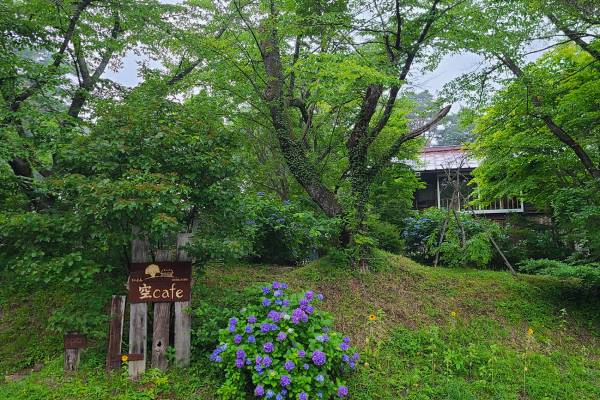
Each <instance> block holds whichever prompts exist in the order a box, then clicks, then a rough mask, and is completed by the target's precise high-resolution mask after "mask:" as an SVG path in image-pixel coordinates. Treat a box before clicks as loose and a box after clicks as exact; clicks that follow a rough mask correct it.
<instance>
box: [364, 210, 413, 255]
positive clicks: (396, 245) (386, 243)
mask: <svg viewBox="0 0 600 400" xmlns="http://www.w3.org/2000/svg"><path fill="white" fill-rule="evenodd" d="M367 225H368V227H369V233H370V234H371V236H372V237H373V238H375V239H376V240H377V246H378V247H379V248H380V249H382V250H386V251H389V252H392V253H400V252H401V251H402V250H403V249H404V242H403V240H402V236H400V231H399V229H398V227H397V226H396V225H394V224H392V223H389V222H386V221H381V220H379V219H377V218H375V217H374V216H370V217H369V219H368V221H367Z"/></svg>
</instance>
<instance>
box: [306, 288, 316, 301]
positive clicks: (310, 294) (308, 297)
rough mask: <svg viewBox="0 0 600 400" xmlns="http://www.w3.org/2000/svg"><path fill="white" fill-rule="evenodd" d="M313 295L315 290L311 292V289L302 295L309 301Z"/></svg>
mask: <svg viewBox="0 0 600 400" xmlns="http://www.w3.org/2000/svg"><path fill="white" fill-rule="evenodd" d="M314 295H315V292H313V291H312V290H309V291H308V292H306V293H305V294H304V297H305V298H306V300H308V301H311V300H312V299H313V296H314Z"/></svg>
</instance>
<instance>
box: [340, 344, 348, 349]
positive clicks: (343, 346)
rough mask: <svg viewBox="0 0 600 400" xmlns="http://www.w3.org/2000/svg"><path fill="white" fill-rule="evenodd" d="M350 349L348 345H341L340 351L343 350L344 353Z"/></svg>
mask: <svg viewBox="0 0 600 400" xmlns="http://www.w3.org/2000/svg"><path fill="white" fill-rule="evenodd" d="M349 348H350V345H349V344H348V343H340V349H342V351H347V350H348V349H349Z"/></svg>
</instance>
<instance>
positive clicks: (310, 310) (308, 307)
mask: <svg viewBox="0 0 600 400" xmlns="http://www.w3.org/2000/svg"><path fill="white" fill-rule="evenodd" d="M304 311H306V313H307V314H309V315H310V314H312V313H314V312H315V308H314V307H313V306H306V308H305V309H304Z"/></svg>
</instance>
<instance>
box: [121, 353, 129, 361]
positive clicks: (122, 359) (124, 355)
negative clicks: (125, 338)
mask: <svg viewBox="0 0 600 400" xmlns="http://www.w3.org/2000/svg"><path fill="white" fill-rule="evenodd" d="M128 360H129V356H128V355H127V354H123V355H122V356H121V361H123V362H127V361H128Z"/></svg>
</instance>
